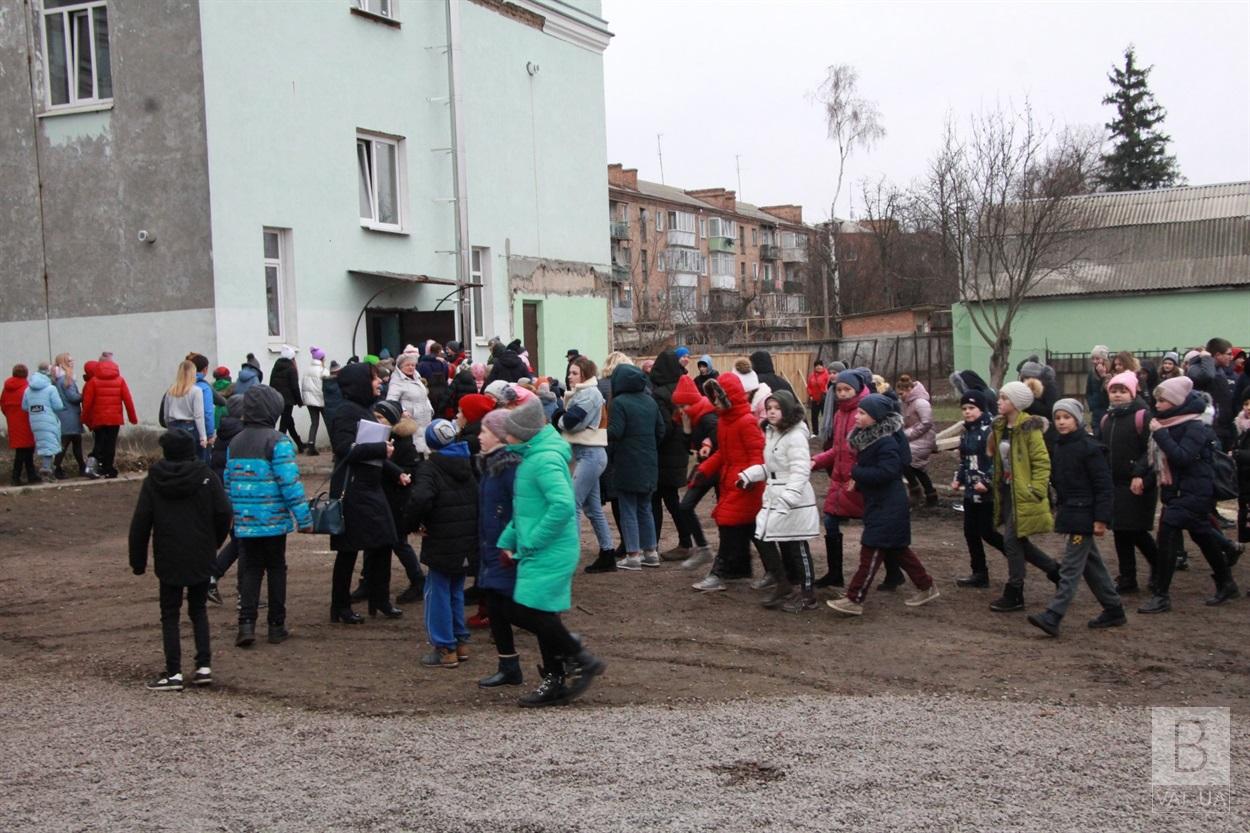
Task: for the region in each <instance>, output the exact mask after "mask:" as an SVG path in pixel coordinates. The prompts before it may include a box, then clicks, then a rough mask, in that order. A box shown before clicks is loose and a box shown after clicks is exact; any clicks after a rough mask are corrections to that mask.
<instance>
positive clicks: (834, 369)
mask: <svg viewBox="0 0 1250 833" xmlns="http://www.w3.org/2000/svg"><path fill="white" fill-rule="evenodd" d="M843 370H846V363H845V362H838V361H833V362H829V372H830V373H833V374H838V373H841V372H842V371H843Z"/></svg>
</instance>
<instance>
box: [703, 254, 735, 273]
mask: <svg viewBox="0 0 1250 833" xmlns="http://www.w3.org/2000/svg"><path fill="white" fill-rule="evenodd" d="M707 261H708V269H709V270H710V271H709V274H711V275H713V276H717V275H721V276H727V277H730V278H733V277H736V276H737V272H738V270H737V268H736V267H737V265H738V258H737V257H735V256H734V255H733V253H732V252H712V253H711V254H709V255H708V258H707Z"/></svg>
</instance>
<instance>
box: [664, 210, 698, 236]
mask: <svg viewBox="0 0 1250 833" xmlns="http://www.w3.org/2000/svg"><path fill="white" fill-rule="evenodd" d="M668 228H669V230H670V231H688V232H690V233H691V234H693V233H694V215H693V214H691V213H690V212H688V211H669V212H668Z"/></svg>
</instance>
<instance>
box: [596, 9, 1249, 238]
mask: <svg viewBox="0 0 1250 833" xmlns="http://www.w3.org/2000/svg"><path fill="white" fill-rule="evenodd" d="M603 5H604V9H603V15H604V17H605V18H606V19H607V20H608V25H609V28H610V29H611V30H612V31H613V33H615V37H614V38H613V40H612V44H611V46H610V47H609V48H608V51H607V56H606V76H607V80H606V85H607V91H606V92H607V115H608V158H609V161H613V162H622V163H624V164H625V167H627V168H628V167H636V168H638V171H639V175H640V176H641V177H642V178H643V179H651V180H655V181H659V180H660V166H659V160H658V159H657V155H656V134H657V133H662V134H663V140H662V141H663V151H664V181H665V182H667V183H668V184H670V185H677V186H680V187H683V188H688V189H693V188H704V187H716V186H723V187H725V188H736V187H737V182H738V179H737V177H738V175H737V172H736V170H735V160H734V157H735V155H740V156H741V176H742V187H741V190H740V192H739V199H742V200H745V201H747V202H751V203H755V204H757V205H771V204H777V203H791V202H793V203H799V204H801V205H802V206H803V208H804V213H803V217H804V219H805V220H808V221H809V222H814V221H818V220H822V219H825V218H827V217H828V215H829V202H830V200H831V198H832V197H833V182H834V178H835V172H836V154H835V153H834V150H833V145H832V144H831V143H830V142H829V141H828V140H827V139H826V138H825V129H824V123H823V118H822V114H821V112H820V110H819V109H818V107H817V106H816V105H814V104H812V103H811V102H810V101H809V99H808V94H809V93H810V92H812V91H813V90H814V89H815V88H816V87H817V86H818V84H819V83H820V81H821V80H822V79H823V78H824V75H825V68H826V67H827V66H828V65H830V64H835V63H848V64H851V65H852V66H854V67H855V68H856V69H858V70H859V74H860V82H859V84H860V92H861V94H862V95H863V96H864V97H866V98H870V99H873V100H875V101H876V102H877V104H878V106H879V107H880V109H881V112H882V116H883V120H884V124H885V127H886V130H887V133H888V135H887V136H886V138H885V139H884V141H882V142H881V143H880V144H879V145H878V146H877V147H875V148H874V149H873V150H871V151H869V152H867V153H860V154H858V155H856V156H852V157H851V159H850V161H849V163H848V171H847V178H848V180H850V182H849V184H848V185H844V186H843V196H842V198H841V199H840V200H839V202H838V209H839V210H838V213H839V215H841V216H846V214H847V209H848V198H849V193H848V192H851V191H855V192H858V190H859V185H858V183H859V181H862V180H863V179H865V178H871V179H875V178H877V177H880V176H881V175H885V176H887V177H889V178H890V179H893V180H896V181H900V182H907V181H909V180H911V179H912V178H914V177H917V176H919V175H920V174H921V173H923V171H924V168H925V163H926V161H927V160H928V159H929V158H930V157H931V156H932V154H933V152H934V150H935V149H936V147H937V143H938V139H939V136H940V132H941V129H942V124H943V121H944V119H945V117H946V114H947V113H948V112H952V113H954V114H955V115H956V116H966V115H968V114H970V113H973V112H976V111H977V110H978V109H980V108H984V107H987V106H988V107H993V106H994V105H995V104H996V102H999V101H1001V102H1003V103H1005V104H1018V103H1019V102H1022V101H1023V100H1024V99H1025V97H1028V98H1029V99H1030V100H1031V102H1032V104H1033V107H1034V109H1035V111H1036V112H1038V113H1039V114H1040V115H1041V116H1042V117H1043V118H1044V119H1046V120H1047V121H1048V122H1052V121H1053V122H1054V123H1055V124H1068V125H1093V126H1100V125H1102V124H1104V123H1106V122H1107V121H1108V120H1109V118H1110V115H1111V108H1110V107H1104V106H1103V105H1102V104H1101V100H1102V97H1103V96H1104V95H1105V94H1106V93H1107V92H1108V91H1109V90H1110V84H1109V82H1108V81H1107V79H1106V76H1107V73H1108V71H1109V70H1110V68H1111V65H1112V63H1114V62H1116V61H1122V55H1123V51H1124V48H1125V46H1127V45H1128V44H1129V43H1130V42H1132V43H1133V44H1135V46H1136V48H1137V55H1138V62H1139V63H1142V64H1153V65H1154V71H1153V73H1152V74H1151V76H1150V86H1151V89H1152V90H1153V92H1154V94H1155V97H1156V99H1157V100H1158V102H1159V103H1160V104H1161V105H1163V107H1165V108H1166V109H1167V111H1168V116H1167V120H1166V122H1165V123H1164V128H1165V130H1166V131H1167V132H1168V133H1169V134H1171V136H1172V139H1173V142H1172V151H1173V153H1175V154H1176V156H1177V158H1178V160H1179V162H1180V167H1181V171H1182V173H1183V174H1184V175H1185V176H1186V177H1187V178H1188V180H1189V182H1190V183H1191V184H1195V185H1197V184H1208V183H1216V182H1230V181H1237V180H1247V179H1250V2H1223V3H1221V2H1196V0H1188V1H1187V2H1177V3H1145V2H1136V3H1129V2H1123V3H1111V2H1101V3H1089V2H1066V3H1065V2H1051V3H1012V2H996V3H972V2H968V3H953V2H925V3H920V2H912V3H901V2H900V3H853V2H816V1H815V0H809V1H808V2H799V1H798V0H767V2H762V1H761V2H753V1H752V0H604V4H603ZM857 202H858V200H857Z"/></svg>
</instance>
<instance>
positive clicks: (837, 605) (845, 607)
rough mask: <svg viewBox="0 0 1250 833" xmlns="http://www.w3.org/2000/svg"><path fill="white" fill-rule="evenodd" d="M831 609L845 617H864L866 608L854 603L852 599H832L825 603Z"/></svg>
mask: <svg viewBox="0 0 1250 833" xmlns="http://www.w3.org/2000/svg"><path fill="white" fill-rule="evenodd" d="M825 604H827V605H829V607H831V608H833V609H834V610H836V611H837V612H838V613H841V614H842V615H843V616H863V615H864V606H863V605H861V604H858V603H857V602H853V601H851V600H850V599H830V600H829V601H827V602H825Z"/></svg>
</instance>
